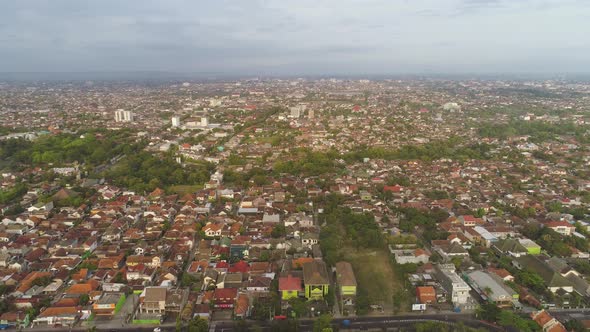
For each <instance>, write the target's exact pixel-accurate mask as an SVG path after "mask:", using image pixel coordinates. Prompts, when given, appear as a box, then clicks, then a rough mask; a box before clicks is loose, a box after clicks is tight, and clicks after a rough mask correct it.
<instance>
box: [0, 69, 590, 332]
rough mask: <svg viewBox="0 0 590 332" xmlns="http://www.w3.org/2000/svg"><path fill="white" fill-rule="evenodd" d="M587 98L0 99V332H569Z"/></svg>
mask: <svg viewBox="0 0 590 332" xmlns="http://www.w3.org/2000/svg"><path fill="white" fill-rule="evenodd" d="M589 123H590V83H588V82H587V81H583V80H579V81H576V80H571V79H570V80H566V79H554V80H543V81H541V80H507V79H506V80H492V79H490V80H483V79H464V80H458V79H455V80H451V79H442V78H439V79H428V78H411V79H410V78H404V79H344V78H325V79H320V78H318V79H312V78H299V79H278V78H272V79H271V78H252V79H240V80H187V81H167V80H162V81H160V80H155V81H149V82H140V81H90V80H89V81H51V82H44V81H19V82H14V81H5V82H0V170H1V175H2V177H1V180H0V181H1V182H0V211H1V213H0V215H1V223H0V294H1V297H2V298H1V300H0V327H2V328H16V329H22V330H32V331H35V330H37V331H45V330H51V329H53V328H54V327H58V328H62V329H69V330H76V331H91V330H121V331H122V330H130V331H133V330H142V329H143V330H144V331H151V330H154V331H162V330H169V331H174V330H177V331H180V330H187V331H223V330H226V331H249V330H251V331H256V330H271V331H328V330H331V329H332V330H334V331H335V330H340V331H354V330H367V329H369V330H376V331H385V330H388V331H400V330H408V331H479V330H481V331H551V332H556V331H584V330H585V329H586V327H590V317H589V316H588V311H586V308H588V306H589V305H590V279H588V278H590V261H589V259H590V246H589V242H588V241H589V239H588V238H589V237H590V229H589V227H588V226H589V225H590V217H589V216H590V214H589V213H588V206H589V204H590V171H589V170H588V165H589V163H590V131H589V130H588V128H589V127H588V125H589Z"/></svg>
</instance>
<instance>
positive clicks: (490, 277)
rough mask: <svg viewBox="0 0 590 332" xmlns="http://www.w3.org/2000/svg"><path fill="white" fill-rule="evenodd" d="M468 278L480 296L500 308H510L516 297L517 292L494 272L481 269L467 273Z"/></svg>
mask: <svg viewBox="0 0 590 332" xmlns="http://www.w3.org/2000/svg"><path fill="white" fill-rule="evenodd" d="M467 276H468V279H469V281H470V283H471V286H473V289H475V291H476V292H478V293H479V294H480V295H481V296H482V298H484V299H487V300H488V301H489V302H491V303H494V304H495V305H497V306H498V307H500V308H511V307H512V305H513V301H514V300H516V299H518V293H516V292H514V291H513V290H512V289H511V288H509V287H508V286H506V285H505V284H504V281H503V280H502V279H500V277H498V276H497V275H495V274H491V273H486V272H482V271H473V272H471V273H469V274H468V275H467Z"/></svg>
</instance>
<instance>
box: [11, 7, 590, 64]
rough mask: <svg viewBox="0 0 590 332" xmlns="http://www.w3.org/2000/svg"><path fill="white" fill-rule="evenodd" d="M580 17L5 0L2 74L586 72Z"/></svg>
mask: <svg viewBox="0 0 590 332" xmlns="http://www.w3.org/2000/svg"><path fill="white" fill-rule="evenodd" d="M589 15H590V2H589V1H584V0H421V1H409V0H321V1H318V0H216V1H208V0H197V1H189V0H170V1H165V2H164V1H151V0H126V1H119V0H101V1H89V2H82V1H76V0H37V1H33V0H19V1H3V2H1V3H0V42H1V43H2V44H1V45H2V46H0V58H1V59H2V61H0V71H94V70H99V71H102V70H107V71H117V70H162V71H182V72H199V71H218V72H224V71H232V72H236V73H257V72H267V71H275V72H281V73H297V72H306V73H313V72H317V73H322V71H330V72H332V73H347V72H360V71H366V72H371V73H378V72H383V71H389V72H395V71H399V70H416V71H420V70H421V69H423V68H429V70H434V71H440V72H454V71H469V72H473V71H476V72H485V71H489V70H490V69H493V70H503V71H519V70H521V69H522V68H523V67H522V63H523V62H524V63H526V61H527V60H528V61H529V62H530V63H538V64H539V65H538V66H536V67H534V68H531V69H532V70H537V69H536V68H540V69H538V70H554V71H560V70H571V69H572V68H580V70H588V69H585V68H590V58H588V57H580V56H579V54H588V53H589V52H590V45H588V44H587V43H584V42H580V41H584V40H586V39H587V36H588V35H589V34H590V25H589V24H587V18H588V16H589ZM576 54H577V55H576Z"/></svg>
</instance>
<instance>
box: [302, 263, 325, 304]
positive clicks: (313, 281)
mask: <svg viewBox="0 0 590 332" xmlns="http://www.w3.org/2000/svg"><path fill="white" fill-rule="evenodd" d="M303 285H304V286H305V297H306V298H307V299H308V300H321V299H323V298H324V296H326V295H327V294H328V290H329V288H330V279H329V278H328V270H327V269H326V263H324V262H323V261H320V260H314V261H313V262H308V263H305V264H303Z"/></svg>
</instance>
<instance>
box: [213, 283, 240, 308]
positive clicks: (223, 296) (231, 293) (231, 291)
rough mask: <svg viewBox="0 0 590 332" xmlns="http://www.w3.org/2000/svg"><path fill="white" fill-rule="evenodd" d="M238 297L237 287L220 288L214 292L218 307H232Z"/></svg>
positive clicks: (215, 304)
mask: <svg viewBox="0 0 590 332" xmlns="http://www.w3.org/2000/svg"><path fill="white" fill-rule="evenodd" d="M237 297H238V289H237V288H218V289H216V290H215V291H214V292H213V301H214V307H215V308H216V309H232V308H233V307H234V305H235V302H236V299H237Z"/></svg>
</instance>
